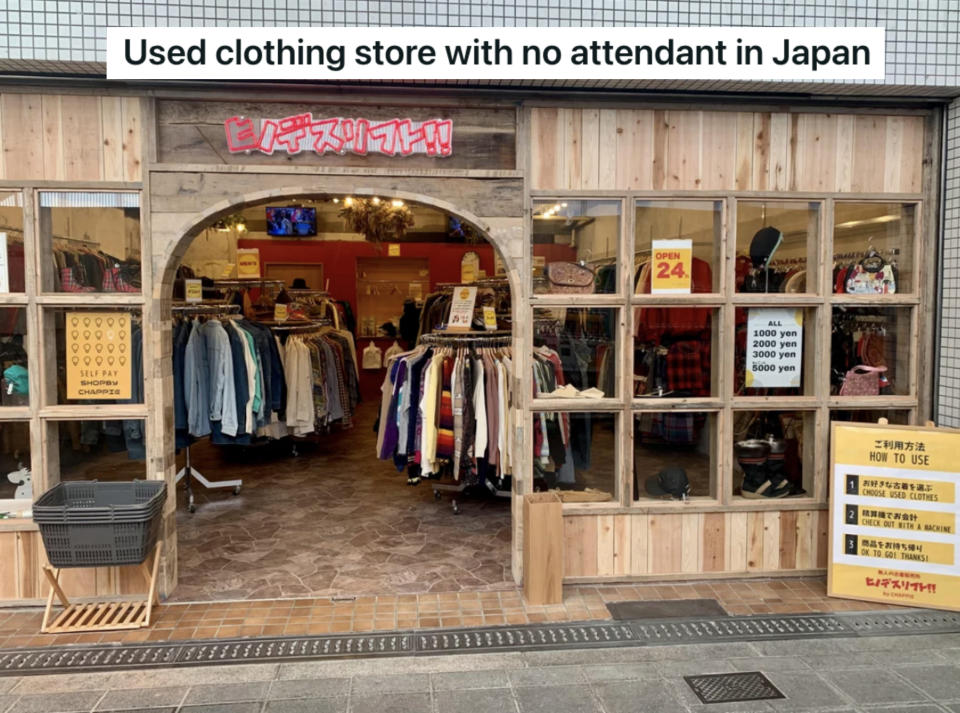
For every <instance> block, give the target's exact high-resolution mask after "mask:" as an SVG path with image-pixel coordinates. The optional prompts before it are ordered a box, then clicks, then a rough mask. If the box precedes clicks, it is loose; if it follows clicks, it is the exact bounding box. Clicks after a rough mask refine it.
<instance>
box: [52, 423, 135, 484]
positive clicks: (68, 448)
mask: <svg viewBox="0 0 960 713" xmlns="http://www.w3.org/2000/svg"><path fill="white" fill-rule="evenodd" d="M145 425H146V424H145V422H144V421H143V419H126V420H108V421H100V420H82V421H48V422H47V424H46V428H47V439H48V440H47V443H48V444H49V445H48V452H47V454H46V455H47V467H48V472H49V473H50V474H51V476H52V478H53V480H54V481H55V480H56V477H57V475H56V474H57V473H59V480H61V481H63V480H100V481H104V480H108V481H110V480H133V479H135V478H139V479H143V478H146V477H147V466H146V459H145V451H144V446H145V442H146V439H145V437H144V433H145V430H144V429H145ZM54 484H55V483H50V485H54Z"/></svg>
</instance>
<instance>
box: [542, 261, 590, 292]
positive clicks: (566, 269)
mask: <svg viewBox="0 0 960 713" xmlns="http://www.w3.org/2000/svg"><path fill="white" fill-rule="evenodd" d="M546 274H547V280H548V281H549V282H550V291H551V292H562V293H565V294H578V295H590V294H593V291H594V288H595V285H596V275H594V273H593V270H591V269H590V268H589V267H585V266H583V265H578V264H577V263H575V262H551V263H550V264H549V265H547V267H546Z"/></svg>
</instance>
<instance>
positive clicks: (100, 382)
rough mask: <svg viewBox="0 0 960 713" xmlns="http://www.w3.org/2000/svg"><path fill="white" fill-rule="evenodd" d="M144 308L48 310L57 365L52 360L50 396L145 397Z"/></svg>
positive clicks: (66, 399) (75, 400) (76, 400)
mask: <svg viewBox="0 0 960 713" xmlns="http://www.w3.org/2000/svg"><path fill="white" fill-rule="evenodd" d="M141 323H142V322H141V314H140V310H138V309H135V310H134V309H129V308H108V307H104V308H96V309H92V308H88V307H83V308H79V309H73V308H70V309H67V308H63V307H57V308H52V309H48V310H45V311H44V320H43V324H44V329H45V330H46V337H47V343H49V344H52V343H56V345H57V349H56V370H54V369H52V368H50V367H51V366H52V365H50V364H49V362H48V366H47V372H46V373H45V374H44V377H45V378H46V380H47V381H46V386H47V395H48V400H51V399H52V398H53V396H54V394H55V395H56V400H55V401H54V402H53V403H57V404H130V403H137V404H139V403H143V330H142V328H141Z"/></svg>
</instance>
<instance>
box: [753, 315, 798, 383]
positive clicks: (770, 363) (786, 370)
mask: <svg viewBox="0 0 960 713" xmlns="http://www.w3.org/2000/svg"><path fill="white" fill-rule="evenodd" d="M802 357H803V310H799V309H795V308H793V307H786V308H779V307H775V308H766V307H759V308H753V309H750V310H748V315H747V365H746V375H745V378H746V381H745V383H746V386H747V388H749V389H768V388H798V387H799V386H800V373H801V367H802Z"/></svg>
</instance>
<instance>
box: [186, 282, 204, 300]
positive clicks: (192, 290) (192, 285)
mask: <svg viewBox="0 0 960 713" xmlns="http://www.w3.org/2000/svg"><path fill="white" fill-rule="evenodd" d="M183 296H184V299H185V300H186V301H187V302H203V281H202V280H192V279H186V280H184V295H183Z"/></svg>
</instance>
